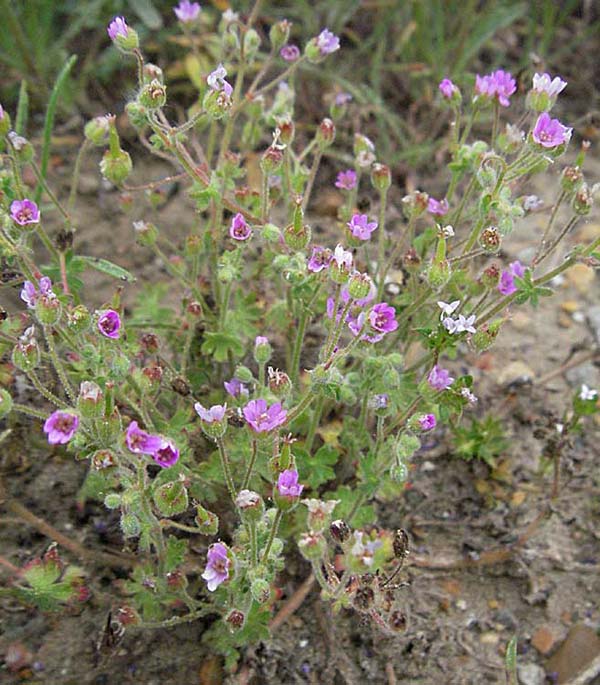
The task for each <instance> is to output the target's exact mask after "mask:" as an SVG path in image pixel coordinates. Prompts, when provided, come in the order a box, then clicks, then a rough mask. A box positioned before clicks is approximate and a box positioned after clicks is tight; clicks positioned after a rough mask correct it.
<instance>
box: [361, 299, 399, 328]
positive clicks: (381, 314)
mask: <svg viewBox="0 0 600 685" xmlns="http://www.w3.org/2000/svg"><path fill="white" fill-rule="evenodd" d="M368 320H369V323H370V324H371V327H372V328H373V330H375V331H377V332H378V333H381V334H385V333H391V332H392V331H395V330H396V329H397V328H398V322H397V321H396V310H395V309H394V308H393V307H390V305H389V304H386V303H385V302H380V303H379V304H376V305H374V307H373V308H372V309H371V311H370V312H369V316H368Z"/></svg>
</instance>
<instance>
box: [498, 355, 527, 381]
mask: <svg viewBox="0 0 600 685" xmlns="http://www.w3.org/2000/svg"><path fill="white" fill-rule="evenodd" d="M534 377H535V373H534V372H533V370H532V369H531V368H530V367H529V366H527V364H525V362H522V361H516V362H510V364H508V365H507V366H504V367H502V368H501V369H499V370H498V374H497V378H496V380H497V381H498V383H499V384H500V385H505V384H506V383H512V382H513V381H516V380H521V379H531V378H534Z"/></svg>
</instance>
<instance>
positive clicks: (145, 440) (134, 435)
mask: <svg viewBox="0 0 600 685" xmlns="http://www.w3.org/2000/svg"><path fill="white" fill-rule="evenodd" d="M125 442H126V443H127V447H128V448H129V451H130V452H133V453H134V454H150V455H152V454H155V453H156V452H157V451H158V450H159V449H160V448H161V447H162V445H163V438H161V437H160V435H151V434H150V433H146V431H144V430H142V429H141V428H140V427H139V426H138V422H137V421H132V422H131V423H130V424H129V426H128V427H127V431H126V433H125Z"/></svg>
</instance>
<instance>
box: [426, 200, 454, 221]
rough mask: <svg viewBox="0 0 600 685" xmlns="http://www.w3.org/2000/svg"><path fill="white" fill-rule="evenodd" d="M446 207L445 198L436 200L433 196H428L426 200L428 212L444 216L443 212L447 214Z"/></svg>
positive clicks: (446, 201)
mask: <svg viewBox="0 0 600 685" xmlns="http://www.w3.org/2000/svg"><path fill="white" fill-rule="evenodd" d="M448 209H449V207H448V200H446V198H444V199H443V200H436V199H435V198H434V197H430V198H429V200H428V202H427V211H428V212H429V213H430V214H435V215H436V216H444V214H448Z"/></svg>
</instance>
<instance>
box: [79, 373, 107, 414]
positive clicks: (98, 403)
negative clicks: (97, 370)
mask: <svg viewBox="0 0 600 685" xmlns="http://www.w3.org/2000/svg"><path fill="white" fill-rule="evenodd" d="M77 408H78V409H79V413H80V414H81V415H82V416H84V417H86V418H95V417H97V416H101V415H102V413H103V411H104V393H103V392H102V390H101V389H100V386H99V385H97V384H96V383H94V382H93V381H82V383H81V385H80V386H79V397H78V398H77Z"/></svg>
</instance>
